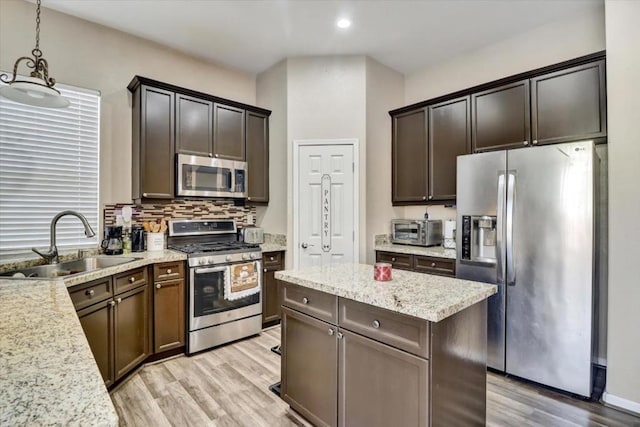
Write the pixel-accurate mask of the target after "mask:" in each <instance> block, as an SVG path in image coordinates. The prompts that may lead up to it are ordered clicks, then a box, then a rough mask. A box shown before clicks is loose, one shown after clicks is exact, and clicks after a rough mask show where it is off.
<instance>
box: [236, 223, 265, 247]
mask: <svg viewBox="0 0 640 427" xmlns="http://www.w3.org/2000/svg"><path fill="white" fill-rule="evenodd" d="M241 234H242V241H243V242H245V243H257V244H262V243H264V230H263V229H262V228H260V227H254V226H248V227H244V228H243V229H242V232H241Z"/></svg>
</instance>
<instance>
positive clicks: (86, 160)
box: [0, 84, 102, 255]
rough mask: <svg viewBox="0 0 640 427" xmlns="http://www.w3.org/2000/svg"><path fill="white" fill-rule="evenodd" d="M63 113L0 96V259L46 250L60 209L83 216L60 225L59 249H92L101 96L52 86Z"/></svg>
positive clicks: (97, 174) (88, 91) (98, 234)
mask: <svg viewBox="0 0 640 427" xmlns="http://www.w3.org/2000/svg"><path fill="white" fill-rule="evenodd" d="M56 89H58V90H59V91H60V93H61V94H62V96H64V97H66V98H67V99H69V101H70V102H71V105H70V106H69V107H68V108H40V107H33V106H30V105H24V104H19V103H16V102H13V101H10V100H8V99H6V98H4V97H0V255H5V254H17V253H26V252H30V250H31V248H32V247H38V248H45V249H46V248H47V247H48V246H49V225H50V223H51V219H53V217H54V216H55V215H56V214H57V213H59V212H61V211H64V210H74V211H77V212H80V213H81V214H83V215H84V216H85V217H86V218H87V220H88V221H89V223H90V224H91V227H92V228H93V229H94V231H95V232H96V236H95V237H93V238H91V239H89V238H87V237H86V236H85V235H84V228H83V226H82V224H81V223H80V221H79V220H78V218H76V217H74V216H65V217H63V218H62V219H60V221H59V222H58V227H57V233H56V241H57V246H58V249H63V248H65V247H66V248H78V247H87V246H96V244H97V242H98V238H99V236H100V235H101V234H102V233H101V232H100V230H98V212H99V206H98V200H99V198H98V189H99V153H100V93H99V92H97V91H95V90H88V89H81V88H76V87H72V86H65V85H62V84H56Z"/></svg>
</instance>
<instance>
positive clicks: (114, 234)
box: [100, 225, 122, 255]
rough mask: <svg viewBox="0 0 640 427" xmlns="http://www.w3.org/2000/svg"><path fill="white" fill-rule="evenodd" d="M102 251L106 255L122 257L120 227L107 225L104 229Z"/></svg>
mask: <svg viewBox="0 0 640 427" xmlns="http://www.w3.org/2000/svg"><path fill="white" fill-rule="evenodd" d="M100 246H102V249H104V253H105V254H106V255H122V226H121V225H107V226H106V227H104V240H103V241H102V244H101V245H100Z"/></svg>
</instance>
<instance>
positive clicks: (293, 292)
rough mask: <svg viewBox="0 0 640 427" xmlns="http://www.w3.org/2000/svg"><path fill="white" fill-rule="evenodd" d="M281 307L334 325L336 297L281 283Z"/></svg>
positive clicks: (336, 306)
mask: <svg viewBox="0 0 640 427" xmlns="http://www.w3.org/2000/svg"><path fill="white" fill-rule="evenodd" d="M280 286H281V288H280V289H281V291H282V305H286V306H287V307H290V308H293V309H294V310H298V311H300V312H302V313H304V314H308V315H309V316H313V317H315V318H317V319H320V320H324V321H325V322H329V323H332V324H334V325H336V324H337V323H338V297H336V296H335V295H329V294H326V293H324V292H319V291H315V290H313V289H309V288H305V287H302V286H297V285H292V284H289V283H286V282H281V283H280Z"/></svg>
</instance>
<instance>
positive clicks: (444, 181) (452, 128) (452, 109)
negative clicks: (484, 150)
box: [427, 96, 471, 201]
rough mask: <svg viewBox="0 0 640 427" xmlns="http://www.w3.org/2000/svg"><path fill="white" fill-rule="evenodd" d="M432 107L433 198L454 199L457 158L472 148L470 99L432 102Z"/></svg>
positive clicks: (431, 181) (430, 170)
mask: <svg viewBox="0 0 640 427" xmlns="http://www.w3.org/2000/svg"><path fill="white" fill-rule="evenodd" d="M428 111H429V125H428V129H429V154H428V157H429V168H428V169H429V195H428V196H427V199H428V200H430V201H455V199H456V158H457V157H458V156H460V155H463V154H468V153H470V152H471V99H470V97H468V96H465V97H463V98H458V99H453V100H451V101H446V102H442V103H440V104H436V105H432V106H430V107H429V108H428Z"/></svg>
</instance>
